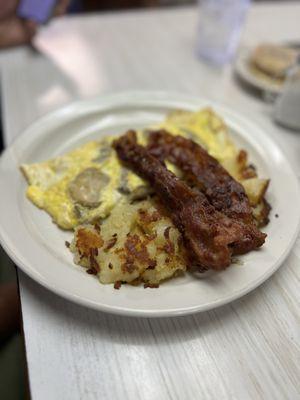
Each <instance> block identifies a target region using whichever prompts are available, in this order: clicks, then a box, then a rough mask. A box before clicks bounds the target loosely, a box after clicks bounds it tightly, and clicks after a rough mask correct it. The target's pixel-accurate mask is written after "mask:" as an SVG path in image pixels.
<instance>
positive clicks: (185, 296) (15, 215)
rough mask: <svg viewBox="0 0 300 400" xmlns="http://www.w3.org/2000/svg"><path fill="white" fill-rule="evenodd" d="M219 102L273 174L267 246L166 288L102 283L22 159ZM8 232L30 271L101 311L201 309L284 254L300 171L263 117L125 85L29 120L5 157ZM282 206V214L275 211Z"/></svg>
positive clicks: (3, 206) (0, 201)
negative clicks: (261, 124) (73, 246)
mask: <svg viewBox="0 0 300 400" xmlns="http://www.w3.org/2000/svg"><path fill="white" fill-rule="evenodd" d="M207 105H211V106H212V107H213V108H214V109H215V110H216V111H217V112H218V113H219V114H220V115H222V116H223V117H224V119H225V121H226V123H227V124H228V125H229V127H230V129H231V132H232V136H233V138H234V140H235V141H236V142H237V144H238V145H240V146H242V147H244V148H245V149H246V150H247V151H248V152H249V154H250V158H251V161H252V162H253V163H255V164H256V165H257V166H258V169H259V174H260V176H265V177H270V178H271V180H272V182H271V186H270V190H269V192H268V199H269V201H270V203H271V204H272V207H273V212H272V214H271V222H270V224H269V225H268V226H267V227H266V229H265V231H266V232H267V233H268V238H267V242H266V244H265V246H264V247H263V248H262V249H261V250H259V251H255V252H252V253H249V254H247V255H245V256H243V257H241V261H242V262H241V265H233V266H232V267H230V268H228V269H227V270H226V271H223V272H219V273H211V274H208V275H201V274H199V275H198V276H197V277H194V276H190V275H189V274H186V276H185V277H181V278H177V279H174V280H170V281H168V282H166V283H164V284H162V285H161V286H160V288H159V289H144V288H143V287H132V286H129V285H123V286H122V288H121V289H120V290H114V289H113V286H112V285H101V284H100V283H99V282H98V281H97V279H96V278H95V277H94V276H90V275H88V274H86V272H85V270H84V269H83V268H81V267H78V266H75V265H74V264H73V262H72V255H71V254H70V252H69V250H68V249H67V248H66V247H65V244H64V243H65V240H70V239H71V237H72V234H71V233H70V232H63V231H61V230H60V229H58V228H57V226H56V225H54V224H53V223H52V222H51V220H50V217H49V216H48V215H47V214H46V213H45V212H44V211H41V210H39V209H38V208H36V207H34V206H33V205H32V204H31V203H30V202H29V201H28V200H27V199H26V197H25V189H26V183H25V180H24V178H23V176H22V175H21V173H20V172H19V169H18V167H19V165H20V164H21V163H31V162H37V161H41V160H45V159H48V158H50V157H53V156H57V155H59V154H62V153H64V152H66V151H68V150H70V149H72V148H74V147H76V146H78V145H80V144H82V143H84V142H86V141H89V140H92V139H96V138H99V137H101V136H102V135H109V134H112V133H122V132H123V131H125V130H126V129H128V128H138V127H144V126H148V125H149V124H152V123H155V122H159V121H161V120H162V119H163V118H164V117H165V115H166V113H168V112H169V111H171V110H174V109H176V108H183V109H188V110H196V109H199V108H201V107H205V106H207ZM0 193H1V196H0V210H1V214H0V239H1V243H2V245H3V247H4V249H5V250H6V251H7V253H8V254H9V255H10V257H11V258H12V259H13V260H14V261H15V263H16V264H17V265H18V266H19V267H20V268H21V269H22V270H23V271H24V272H26V273H27V274H28V275H29V276H30V277H31V278H33V279H34V280H36V281H37V282H39V283H40V284H41V285H43V286H45V287H46V288H48V289H50V290H52V291H54V292H55V293H57V294H59V295H61V296H64V297H65V298H67V299H69V300H72V301H75V302H76V303H80V304H82V305H85V306H88V307H92V308H95V309H98V310H101V311H107V312H112V313H116V314H125V315H131V316H145V317H159V316H172V315H182V314H188V313H194V312H197V311H204V310H209V309H212V308H215V307H217V306H220V305H222V304H225V303H228V302H230V301H232V300H234V299H237V298H239V297H241V296H243V295H244V294H246V293H248V292H249V291H250V290H252V289H254V288H256V287H257V286H258V285H260V284H261V283H262V282H264V281H265V280H266V279H267V278H268V277H269V276H270V275H271V274H272V273H273V272H274V271H276V269H277V268H278V267H279V266H280V264H281V263H282V262H283V260H284V258H285V257H286V256H287V254H288V253H289V251H290V249H291V247H292V245H293V243H294V241H295V239H296V235H297V232H298V226H299V214H300V208H299V204H300V194H299V188H298V182H297V179H296V177H295V175H294V173H293V171H292V170H291V168H290V166H289V164H288V162H287V160H286V159H285V158H284V156H283V154H282V152H281V150H280V149H279V148H278V147H277V146H276V145H275V144H274V143H273V142H272V141H271V140H270V139H269V138H268V136H267V135H266V134H265V133H264V132H263V131H262V130H261V129H260V128H258V127H257V126H256V125H254V124H252V123H251V122H249V121H248V120H246V119H244V117H242V116H240V115H237V114H236V113H234V112H232V111H230V110H227V109H226V108H224V107H222V106H219V105H217V104H215V103H210V102H209V101H206V100H203V99H202V100H201V99H199V98H191V97H187V96H182V95H176V94H166V93H153V92H149V93H145V92H137V93H126V94H121V95H115V96H108V97H103V98H97V99H93V100H89V101H85V102H79V103H75V104H72V105H70V106H68V107H66V108H63V109H61V110H59V111H56V112H54V113H52V114H50V115H48V116H46V117H44V118H42V119H41V120H39V121H38V122H36V123H35V124H34V125H32V126H31V127H30V128H28V129H27V130H26V131H25V132H24V133H23V134H22V135H21V136H20V137H19V138H18V139H17V140H16V141H15V142H14V144H13V145H12V146H11V147H10V148H9V149H8V150H6V151H5V153H4V154H3V155H2V157H1V160H0ZM275 213H277V214H279V218H275V217H274V214H275Z"/></svg>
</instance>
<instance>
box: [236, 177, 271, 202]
mask: <svg viewBox="0 0 300 400" xmlns="http://www.w3.org/2000/svg"><path fill="white" fill-rule="evenodd" d="M241 184H242V185H243V186H244V188H245V191H246V194H247V196H248V198H249V201H250V204H251V205H252V206H255V205H256V204H258V203H259V202H260V201H261V200H262V198H263V197H264V195H265V193H266V190H267V188H268V186H269V179H262V178H251V179H245V180H243V181H241Z"/></svg>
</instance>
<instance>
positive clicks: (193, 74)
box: [0, 2, 300, 400]
mask: <svg viewBox="0 0 300 400" xmlns="http://www.w3.org/2000/svg"><path fill="white" fill-rule="evenodd" d="M299 21H300V4H299V2H298V3H296V2H294V3H292V2H283V4H278V3H266V4H260V5H255V6H253V7H252V9H251V12H250V13H249V18H248V20H247V25H246V28H245V31H244V34H243V44H246V45H251V44H254V43H257V42H258V41H260V40H290V39H300V23H299ZM196 22H197V10H196V9H195V8H187V9H182V8H180V9H169V10H163V11H146V12H130V13H116V14H102V15H98V14H94V15H91V16H76V17H66V18H61V19H57V20H56V21H53V22H52V23H51V24H50V25H49V26H47V27H46V28H44V29H43V30H42V31H41V32H40V34H39V36H38V37H37V40H36V46H37V47H38V48H39V49H40V51H41V52H43V53H44V54H45V56H41V55H40V54H37V53H34V52H33V51H30V50H28V49H24V48H20V49H13V50H8V51H5V52H2V53H1V54H0V67H1V88H2V111H3V119H4V121H3V123H4V133H5V140H6V143H7V144H9V143H11V142H12V140H13V139H14V138H15V137H16V136H17V135H19V134H20V133H21V132H22V131H23V130H24V128H25V127H26V126H28V125H29V124H30V123H32V122H33V121H34V120H36V119H37V118H38V117H40V116H41V115H43V114H45V113H47V112H49V111H50V110H53V109H56V108H58V107H60V106H62V105H64V104H66V103H69V102H70V101H72V100H74V99H78V98H87V97H90V96H94V95H98V94H105V93H111V92H117V91H124V90H128V89H130V90H132V89H166V90H172V91H174V90H175V91H179V92H184V93H191V94H197V95H199V96H207V97H210V98H212V99H214V100H218V101H220V102H223V103H225V104H226V105H228V106H231V107H233V108H234V109H236V110H238V111H240V112H241V113H243V114H245V115H247V116H248V117H249V118H250V119H252V120H255V121H256V122H257V124H259V125H261V126H262V127H263V128H264V129H265V131H266V132H267V134H269V135H270V136H272V138H273V139H274V140H275V141H277V142H278V143H279V144H280V146H281V148H282V150H283V151H284V152H285V153H286V155H287V156H288V158H289V159H290V162H291V163H292V165H293V167H294V169H295V171H296V173H297V174H298V176H299V177H300V136H299V134H296V133H293V132H289V131H287V130H285V129H283V128H280V127H278V126H276V125H274V124H273V122H272V121H271V118H270V116H271V107H270V105H268V104H266V103H264V102H262V101H261V100H260V99H259V98H257V97H255V96H253V95H250V94H249V93H248V92H246V91H244V90H243V89H242V88H241V86H240V85H238V83H237V82H236V81H235V79H234V77H233V73H232V68H231V67H230V66H228V67H226V68H224V69H223V70H218V69H216V68H212V67H211V66H207V65H205V64H203V63H201V62H200V61H199V60H197V59H196V58H195V56H194V41H195V30H196ZM287 206H288V205H287ZM41 262H42V260H41ZM19 279H20V294H21V303H22V314H23V325H24V335H25V344H26V356H27V363H28V370H29V379H30V388H31V395H32V399H33V400H40V399H43V400H47V399H51V400H52V399H72V400H76V399H105V400H106V399H122V400H124V399H134V400H135V399H143V400H144V399H151V400H152V399H155V400H157V399H158V400H160V399H178V400H185V399H193V400H194V399H238V400H240V399H243V400H244V399H255V400H256V399H272V400H273V399H291V400H294V399H300V379H299V378H300V350H299V348H300V322H299V320H300V318H299V317H300V313H299V306H300V295H299V293H300V288H299V281H300V238H299V239H298V241H297V243H296V245H295V247H294V249H293V251H292V252H291V254H290V256H289V257H288V259H287V260H286V262H285V263H284V265H283V266H282V267H281V268H280V270H279V271H278V272H277V273H275V274H274V275H273V277H272V278H270V279H269V280H268V281H267V282H266V283H265V284H263V285H262V286H261V287H260V288H258V289H257V290H255V291H254V292H253V293H250V294H249V295H247V296H245V297H244V298H242V299H240V300H238V301H235V302H234V303H232V304H230V305H228V306H225V307H222V308H219V309H217V310H214V311H210V312H206V313H202V314H197V315H194V316H188V317H181V318H172V319H160V320H158V319H152V320H150V319H137V318H125V317H117V316H112V315H107V314H102V313H100V312H95V311H91V310H88V309H85V308H82V307H80V306H77V305H74V304H71V303H70V302H68V301H66V300H64V299H62V298H60V297H58V296H56V295H54V294H52V293H50V292H48V291H47V290H46V289H43V288H42V287H40V286H39V285H38V284H36V283H35V282H33V281H32V280H31V279H30V278H28V277H26V276H25V275H24V274H23V273H22V272H19Z"/></svg>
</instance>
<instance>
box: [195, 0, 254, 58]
mask: <svg viewBox="0 0 300 400" xmlns="http://www.w3.org/2000/svg"><path fill="white" fill-rule="evenodd" d="M250 2H251V0H198V3H199V21H198V32H197V54H198V56H199V57H201V58H204V59H205V60H208V61H210V62H212V63H214V64H220V65H222V64H225V63H227V62H228V61H230V60H231V58H232V57H233V55H234V53H235V51H236V48H237V45H238V42H239V38H240V33H241V29H242V26H243V23H244V20H245V16H246V13H247V10H248V8H249V5H250Z"/></svg>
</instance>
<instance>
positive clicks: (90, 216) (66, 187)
mask: <svg viewBox="0 0 300 400" xmlns="http://www.w3.org/2000/svg"><path fill="white" fill-rule="evenodd" d="M157 128H163V129H166V130H167V131H168V132H170V133H171V134H174V135H182V136H184V137H186V138H189V139H192V140H194V141H195V142H197V143H199V144H200V145H202V146H203V147H204V148H205V149H206V150H207V151H208V152H209V154H210V155H212V156H213V157H215V158H216V159H217V160H218V161H219V162H220V163H221V164H222V165H223V166H224V167H225V168H226V169H227V170H228V172H229V173H230V174H231V175H232V176H233V177H234V178H235V179H237V180H238V181H240V182H241V183H242V184H243V185H244V187H245V190H246V192H247V194H248V196H249V198H250V202H251V204H252V205H253V206H255V205H257V204H258V203H259V202H260V201H261V200H262V197H263V194H264V193H265V190H266V188H267V185H268V181H267V180H266V179H259V178H257V176H256V173H255V171H254V170H251V169H249V167H248V161H247V154H246V152H243V151H239V150H238V149H237V147H236V146H235V144H234V143H233V141H232V140H231V138H230V136H229V135H228V129H227V126H226V125H225V123H224V121H223V120H222V119H221V118H220V117H219V116H218V115H217V114H216V113H215V112H214V111H213V110H211V109H209V108H207V109H203V110H200V111H196V112H191V111H180V110H177V111H174V112H172V113H171V114H169V115H168V116H167V117H166V119H165V120H164V121H163V122H162V123H160V124H158V125H156V126H153V127H151V128H149V129H157ZM113 140H114V137H112V136H110V137H105V138H103V139H101V140H99V141H91V142H88V143H85V144H83V145H82V146H80V147H78V148H76V149H75V150H72V151H70V152H69V153H67V154H64V155H61V156H59V157H56V158H53V159H51V160H48V161H44V162H40V163H34V164H23V165H22V166H21V170H22V172H23V174H24V175H25V177H26V179H27V182H28V187H27V192H26V195H27V197H28V199H29V200H30V201H31V202H32V203H33V204H35V205H36V206H37V207H39V208H41V209H43V210H45V211H46V212H47V213H48V214H49V215H50V216H51V218H52V220H53V221H54V223H56V224H57V225H58V226H59V227H60V228H62V229H66V230H72V229H74V228H76V227H77V226H78V225H81V224H84V223H92V222H94V221H97V220H103V219H105V218H107V217H108V216H109V215H110V213H111V211H112V210H113V208H114V207H115V206H116V204H117V203H118V202H119V201H120V200H121V199H122V198H123V197H124V196H125V197H126V196H128V195H139V194H140V193H144V192H145V190H146V192H147V190H148V189H147V185H146V184H145V182H144V181H143V180H142V179H141V178H140V177H138V176H137V175H136V174H134V173H133V172H131V171H130V170H128V169H126V168H125V167H124V166H122V164H121V163H120V161H119V160H118V158H117V155H116V153H115V151H114V150H113V148H112V146H111V144H112V141H113ZM138 141H139V142H140V143H141V144H146V143H147V129H145V130H144V131H139V132H138ZM167 167H168V168H169V169H171V170H172V171H173V172H174V173H175V174H177V175H178V174H179V172H178V170H177V169H176V168H175V166H173V165H172V164H170V163H168V162H167ZM245 173H247V176H246V179H245ZM249 174H250V175H249ZM249 178H250V179H249ZM253 199H254V200H253Z"/></svg>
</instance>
